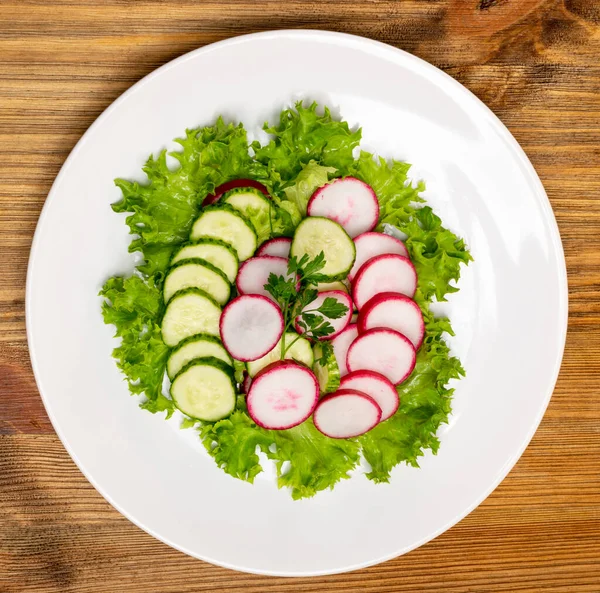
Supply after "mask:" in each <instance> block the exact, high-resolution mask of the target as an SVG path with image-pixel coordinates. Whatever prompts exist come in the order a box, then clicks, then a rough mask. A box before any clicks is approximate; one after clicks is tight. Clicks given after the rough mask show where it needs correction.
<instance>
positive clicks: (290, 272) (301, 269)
mask: <svg viewBox="0 0 600 593" xmlns="http://www.w3.org/2000/svg"><path fill="white" fill-rule="evenodd" d="M324 267H325V254H324V253H323V252H322V251H321V253H319V255H317V256H316V257H315V258H314V259H312V260H311V259H310V258H309V257H308V255H306V254H304V255H303V256H302V257H301V258H300V259H298V258H296V257H294V256H291V257H290V259H289V262H288V268H287V277H283V276H276V275H275V274H271V275H270V276H269V280H268V282H267V283H266V284H265V290H267V291H268V292H269V294H271V296H272V297H273V298H274V299H275V300H276V301H277V303H278V304H279V306H280V307H281V311H282V313H283V320H284V324H285V327H284V330H283V336H282V338H281V359H282V360H283V358H284V357H285V354H286V352H287V351H288V350H289V349H290V348H291V347H292V346H293V345H294V344H295V343H296V341H297V340H299V339H300V336H298V337H297V338H294V340H292V341H291V342H290V343H289V344H286V343H285V334H286V332H287V331H288V330H289V329H291V328H292V327H293V326H294V322H297V324H298V326H299V327H301V328H302V330H303V332H304V333H303V335H302V337H305V338H310V339H313V340H318V339H320V338H325V337H327V336H328V335H330V334H332V333H333V331H334V330H333V326H332V325H331V323H329V321H328V320H329V319H339V318H340V317H343V316H344V315H345V314H346V313H347V311H348V307H346V305H344V304H343V303H340V302H339V301H338V300H336V299H334V298H332V297H327V298H326V299H325V300H324V301H323V302H322V303H321V305H320V306H319V307H317V308H310V307H309V305H310V303H312V302H313V301H314V300H315V299H316V298H317V296H318V295H319V293H318V291H317V289H316V288H315V287H316V285H317V284H318V283H319V282H326V281H327V280H328V279H327V277H326V276H324V275H323V274H321V273H319V272H320V271H321V270H322V269H323V268H324ZM325 350H326V351H327V349H325Z"/></svg>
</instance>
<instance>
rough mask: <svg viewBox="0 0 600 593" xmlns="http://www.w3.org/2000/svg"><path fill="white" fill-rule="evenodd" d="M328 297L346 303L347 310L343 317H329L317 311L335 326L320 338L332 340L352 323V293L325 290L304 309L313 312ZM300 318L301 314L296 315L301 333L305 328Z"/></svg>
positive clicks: (297, 329) (297, 325) (297, 327)
mask: <svg viewBox="0 0 600 593" xmlns="http://www.w3.org/2000/svg"><path fill="white" fill-rule="evenodd" d="M327 298H332V299H335V300H336V301H337V302H338V303H341V304H342V305H345V306H346V309H347V311H346V313H345V315H344V316H343V317H339V318H338V319H330V318H329V317H325V316H321V315H320V314H319V313H315V315H319V316H321V317H323V319H324V320H325V321H328V322H329V323H330V324H331V325H332V327H333V333H332V334H329V335H327V336H324V337H322V338H319V340H332V339H333V338H335V337H336V336H338V335H339V334H340V333H342V332H343V331H344V330H345V329H346V327H347V326H348V324H349V323H350V319H352V299H351V298H350V295H349V294H348V293H347V292H342V291H341V290H326V291H324V292H320V293H319V296H317V298H316V299H315V300H314V301H313V302H312V303H309V304H308V305H306V307H304V309H303V310H302V311H303V312H305V313H308V312H311V313H312V312H313V311H314V309H318V308H319V307H320V306H321V305H322V304H323V302H324V301H325V299H327ZM299 320H300V316H298V317H296V322H295V326H296V331H297V332H298V333H299V334H303V333H304V330H303V329H302V327H301V326H300V325H299V323H298V321H299Z"/></svg>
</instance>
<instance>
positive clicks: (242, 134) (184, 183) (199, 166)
mask: <svg viewBox="0 0 600 593" xmlns="http://www.w3.org/2000/svg"><path fill="white" fill-rule="evenodd" d="M176 142H177V143H179V144H180V145H181V147H182V150H181V151H174V152H171V153H169V154H170V156H172V157H174V158H175V159H176V160H177V161H178V166H177V167H176V168H174V169H170V168H169V167H168V165H167V153H166V151H164V150H163V151H162V152H161V153H160V154H159V156H158V158H154V157H153V156H151V157H150V158H149V159H148V161H147V162H146V165H145V167H144V172H145V173H146V176H147V177H148V182H147V183H146V184H140V183H137V182H131V181H127V180H124V179H117V180H116V181H115V183H116V185H117V186H118V187H119V188H120V189H121V192H122V194H123V197H122V199H121V200H120V201H119V202H117V203H116V204H114V205H113V210H114V211H115V212H130V213H131V214H130V215H129V216H128V217H127V220H126V222H127V224H128V225H129V228H130V231H131V233H132V234H133V235H136V238H135V239H134V240H133V241H132V242H131V245H130V246H129V250H130V251H141V252H142V254H143V256H144V258H145V263H144V264H143V265H141V266H140V267H139V269H140V271H141V272H143V273H144V274H147V275H148V276H154V275H156V278H155V280H157V281H160V279H161V278H162V273H163V272H164V271H165V269H166V268H167V266H168V264H169V261H170V258H171V255H172V253H173V250H174V248H175V247H176V246H177V245H179V244H180V243H182V242H183V241H185V240H187V238H188V235H189V231H190V227H191V225H192V223H193V221H194V219H195V218H196V216H197V214H198V212H199V209H200V207H201V204H202V201H203V200H204V198H205V197H206V196H207V195H208V194H210V193H212V192H213V191H214V189H215V187H216V186H218V185H220V184H221V183H223V182H225V181H228V180H229V179H235V178H240V177H250V178H253V179H256V180H257V181H260V182H262V183H264V184H266V185H267V186H269V185H270V184H271V181H270V179H269V178H268V175H267V170H266V168H265V167H264V166H263V165H261V164H260V163H258V162H257V161H256V160H254V159H253V158H251V157H250V154H249V147H248V140H247V138H246V130H245V129H244V127H243V126H242V125H241V124H240V125H234V124H231V123H230V124H226V123H225V122H224V121H223V119H222V118H219V119H218V120H217V122H216V123H215V125H214V126H209V127H205V128H199V129H193V130H187V131H186V135H185V138H180V139H177V140H176Z"/></svg>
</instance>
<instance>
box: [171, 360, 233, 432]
mask: <svg viewBox="0 0 600 593" xmlns="http://www.w3.org/2000/svg"><path fill="white" fill-rule="evenodd" d="M171 397H172V398H173V401H174V402H175V405H176V406H177V407H178V408H179V409H180V410H181V411H182V412H183V413H184V414H187V415H188V416H190V417H191V418H196V419H197V420H205V421H206V422H215V421H217V420H221V418H225V417H226V416H229V414H231V412H233V410H234V409H235V399H236V392H235V383H234V380H233V373H232V371H231V367H229V366H228V365H226V364H225V363H224V362H223V361H222V360H219V359H218V358H214V357H208V358H197V359H196V360H192V361H191V362H189V363H188V364H187V365H186V366H184V367H183V368H182V369H181V371H179V373H178V374H177V376H176V377H175V378H174V379H173V382H172V383H171Z"/></svg>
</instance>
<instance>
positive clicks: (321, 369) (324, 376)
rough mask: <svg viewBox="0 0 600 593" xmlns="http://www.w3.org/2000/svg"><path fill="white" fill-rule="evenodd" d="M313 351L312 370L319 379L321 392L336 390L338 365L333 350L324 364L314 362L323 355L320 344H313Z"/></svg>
mask: <svg viewBox="0 0 600 593" xmlns="http://www.w3.org/2000/svg"><path fill="white" fill-rule="evenodd" d="M314 353H315V363H314V364H313V371H314V372H315V375H316V376H317V379H318V381H319V387H320V388H321V393H332V392H334V391H337V388H338V387H339V386H340V367H339V366H338V363H337V360H336V359H335V355H334V353H333V350H332V351H331V352H330V354H329V356H328V357H327V362H326V363H325V364H324V365H323V364H321V363H320V362H316V361H317V360H318V359H320V358H321V357H322V356H323V347H322V346H321V344H315V347H314Z"/></svg>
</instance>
